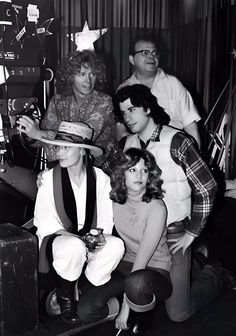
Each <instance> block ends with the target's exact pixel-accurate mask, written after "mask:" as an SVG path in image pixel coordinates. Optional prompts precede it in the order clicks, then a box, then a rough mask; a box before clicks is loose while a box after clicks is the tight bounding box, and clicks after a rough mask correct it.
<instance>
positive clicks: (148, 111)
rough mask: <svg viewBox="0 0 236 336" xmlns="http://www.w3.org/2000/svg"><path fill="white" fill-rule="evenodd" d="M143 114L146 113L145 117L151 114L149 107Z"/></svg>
mask: <svg viewBox="0 0 236 336" xmlns="http://www.w3.org/2000/svg"><path fill="white" fill-rule="evenodd" d="M145 113H146V115H149V114H150V113H151V110H150V108H149V107H148V108H147V111H145Z"/></svg>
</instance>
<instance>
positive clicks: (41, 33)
mask: <svg viewBox="0 0 236 336" xmlns="http://www.w3.org/2000/svg"><path fill="white" fill-rule="evenodd" d="M53 20H54V18H51V19H48V20H46V21H44V23H42V24H41V25H40V26H37V29H36V32H37V36H38V39H39V41H40V42H41V43H42V42H43V39H44V37H45V36H46V35H52V33H51V32H50V31H49V30H48V29H49V26H50V24H51V23H52V21H53Z"/></svg>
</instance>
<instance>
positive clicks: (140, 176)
mask: <svg viewBox="0 0 236 336" xmlns="http://www.w3.org/2000/svg"><path fill="white" fill-rule="evenodd" d="M136 178H137V179H142V171H141V170H138V169H137V170H136Z"/></svg>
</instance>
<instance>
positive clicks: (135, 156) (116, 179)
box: [110, 148, 163, 204]
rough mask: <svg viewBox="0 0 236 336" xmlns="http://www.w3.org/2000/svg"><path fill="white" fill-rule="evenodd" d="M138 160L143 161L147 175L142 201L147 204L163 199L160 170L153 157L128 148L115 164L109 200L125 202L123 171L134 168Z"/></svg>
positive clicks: (145, 152) (148, 153)
mask: <svg viewBox="0 0 236 336" xmlns="http://www.w3.org/2000/svg"><path fill="white" fill-rule="evenodd" d="M140 159H143V160H144V162H145V165H146V167H147V168H148V173H149V176H148V181H147V186H146V192H145V193H144V195H143V197H142V201H143V202H147V203H149V202H150V201H151V200H152V199H159V198H163V190H162V188H161V186H162V183H163V181H162V180H161V179H160V176H161V169H160V168H159V167H158V165H157V163H156V160H155V158H154V156H153V155H152V154H151V153H150V152H149V151H147V150H145V149H140V148H129V149H127V150H126V151H125V152H124V156H123V158H121V159H120V160H119V162H117V164H116V166H115V168H114V170H113V172H112V174H111V176H110V178H111V187H112V189H111V192H110V198H111V199H112V200H113V201H114V202H116V203H120V204H124V203H125V202H126V199H127V187H126V183H125V171H127V170H128V169H129V168H131V167H133V166H135V165H136V164H137V163H138V162H139V161H140Z"/></svg>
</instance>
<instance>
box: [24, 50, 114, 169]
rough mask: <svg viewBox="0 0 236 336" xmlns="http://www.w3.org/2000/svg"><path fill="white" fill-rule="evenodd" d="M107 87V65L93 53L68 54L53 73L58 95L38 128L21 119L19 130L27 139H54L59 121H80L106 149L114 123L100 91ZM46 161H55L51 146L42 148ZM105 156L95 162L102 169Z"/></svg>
mask: <svg viewBox="0 0 236 336" xmlns="http://www.w3.org/2000/svg"><path fill="white" fill-rule="evenodd" d="M105 84H106V66H105V64H104V61H103V59H102V58H101V57H100V56H98V55H96V54H95V53H94V52H93V51H92V50H83V51H75V52H72V53H71V54H69V55H67V56H66V57H65V59H64V60H63V61H62V62H61V64H60V65H59V67H58V70H57V73H56V88H57V93H56V94H55V95H54V96H53V97H52V99H51V101H50V103H49V106H48V109H47V112H46V114H45V116H44V118H43V120H42V123H41V126H40V128H39V125H38V124H37V123H36V122H34V121H33V120H32V119H30V118H29V117H27V116H23V117H22V118H21V119H20V120H19V122H18V124H19V126H18V130H19V131H20V132H23V133H26V134H27V135H28V136H29V137H30V138H33V139H37V140H40V139H41V138H42V137H47V138H49V139H53V137H54V136H55V131H56V130H57V129H58V126H59V124H60V122H61V121H62V120H66V121H82V122H85V123H87V124H89V125H90V126H91V127H92V128H93V129H94V142H95V144H96V145H99V146H101V147H103V148H105V149H106V153H109V151H110V150H111V149H112V148H113V147H114V144H115V142H116V123H115V120H114V116H113V112H112V111H113V105H112V99H111V97H110V96H109V95H107V94H105V93H103V92H102V90H103V89H104V86H105ZM45 148H46V153H47V158H48V160H49V161H54V160H55V159H56V155H55V151H54V150H53V148H52V146H49V145H47V146H45ZM103 161H104V156H102V157H101V158H99V159H96V161H95V164H96V165H98V166H101V164H102V162H103Z"/></svg>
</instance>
